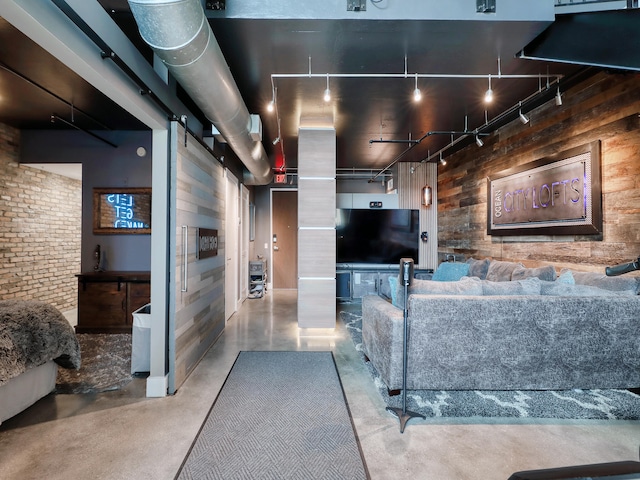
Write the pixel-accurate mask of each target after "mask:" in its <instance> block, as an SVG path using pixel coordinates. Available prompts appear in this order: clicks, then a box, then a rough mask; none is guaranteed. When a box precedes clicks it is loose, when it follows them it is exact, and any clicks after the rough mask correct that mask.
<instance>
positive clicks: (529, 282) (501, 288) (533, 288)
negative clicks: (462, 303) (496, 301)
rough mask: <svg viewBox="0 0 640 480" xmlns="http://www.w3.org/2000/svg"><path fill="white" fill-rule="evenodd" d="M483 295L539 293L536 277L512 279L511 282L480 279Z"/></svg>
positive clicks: (538, 281) (538, 280) (538, 283)
mask: <svg viewBox="0 0 640 480" xmlns="http://www.w3.org/2000/svg"><path fill="white" fill-rule="evenodd" d="M482 294H483V295H540V279H539V278H538V277H531V278H525V279H523V280H512V281H511V282H492V281H490V280H482Z"/></svg>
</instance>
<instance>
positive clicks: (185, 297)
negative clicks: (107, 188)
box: [174, 127, 225, 389]
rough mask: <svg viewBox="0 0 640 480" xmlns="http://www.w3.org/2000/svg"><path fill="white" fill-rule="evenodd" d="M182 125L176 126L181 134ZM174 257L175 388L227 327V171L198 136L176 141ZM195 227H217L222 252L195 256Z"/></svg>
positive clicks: (180, 135) (219, 248) (180, 136)
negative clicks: (184, 277) (185, 228)
mask: <svg viewBox="0 0 640 480" xmlns="http://www.w3.org/2000/svg"><path fill="white" fill-rule="evenodd" d="M183 135H184V130H183V129H182V127H179V128H178V137H179V138H183ZM176 170H177V182H176V184H177V191H176V192H175V195H176V204H177V212H176V232H175V233H176V244H177V248H176V259H175V272H176V277H177V278H176V282H175V312H174V315H175V327H174V337H175V348H174V351H175V388H176V389H177V388H178V387H179V386H180V385H182V383H183V382H184V380H185V379H186V378H187V376H188V375H189V374H190V373H191V371H192V370H193V369H194V368H195V366H196V365H197V364H198V362H199V361H200V359H201V358H202V356H203V355H204V354H205V353H206V352H207V350H208V349H209V348H210V347H211V345H213V343H214V342H215V341H216V339H217V338H218V337H219V336H220V334H221V333H222V331H223V330H224V258H225V250H224V231H225V230H224V211H225V209H224V207H225V202H224V191H225V181H224V171H223V168H222V166H221V165H220V164H219V163H218V161H217V160H216V159H214V158H213V157H212V156H211V155H210V154H209V152H208V151H207V150H205V149H204V147H202V146H201V145H200V144H199V143H198V142H197V141H196V140H195V139H192V138H189V141H188V142H187V146H186V147H185V146H184V143H183V142H180V141H179V142H178V160H177V165H176ZM182 225H187V226H188V237H187V254H188V255H187V291H186V292H183V291H181V287H182V282H183V280H182V273H183V268H184V264H183V250H182V247H183V234H182V228H181V227H182ZM197 227H204V228H213V229H217V230H218V242H219V243H218V255H217V256H216V257H212V258H207V259H202V260H197V259H196V231H197V230H196V229H197Z"/></svg>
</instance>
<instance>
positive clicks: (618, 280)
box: [561, 269, 640, 295]
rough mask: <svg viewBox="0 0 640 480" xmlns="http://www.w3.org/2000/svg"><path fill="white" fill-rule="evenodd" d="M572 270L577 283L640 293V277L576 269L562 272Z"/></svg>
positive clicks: (563, 271)
mask: <svg viewBox="0 0 640 480" xmlns="http://www.w3.org/2000/svg"><path fill="white" fill-rule="evenodd" d="M567 271H570V272H571V275H572V276H573V278H574V280H575V282H576V285H589V286H591V287H598V288H604V289H605V290H612V291H616V292H632V293H633V294H634V295H638V294H639V293H640V277H629V276H619V277H607V276H606V275H605V274H603V273H596V272H579V271H576V270H568V269H563V270H562V272H561V274H563V273H565V272H567Z"/></svg>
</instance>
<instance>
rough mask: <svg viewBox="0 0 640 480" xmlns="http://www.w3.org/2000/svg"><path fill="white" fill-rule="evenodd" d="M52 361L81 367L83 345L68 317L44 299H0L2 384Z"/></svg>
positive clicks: (0, 383) (65, 365)
mask: <svg viewBox="0 0 640 480" xmlns="http://www.w3.org/2000/svg"><path fill="white" fill-rule="evenodd" d="M49 360H54V361H55V362H56V363H57V364H58V365H60V366H62V367H65V368H75V369H78V368H80V346H79V344H78V340H77V338H76V335H75V332H74V331H73V327H72V326H71V325H70V324H69V322H68V321H67V319H66V318H65V317H64V316H63V315H62V313H60V311H58V309H56V308H55V307H53V306H52V305H49V304H47V303H44V302H39V301H31V300H27V301H25V300H2V301H0V385H3V384H4V383H6V382H7V381H9V380H10V379H11V378H13V377H17V376H18V375H20V374H21V373H23V372H25V371H26V370H28V369H30V368H32V367H37V366H39V365H42V364H44V363H46V362H48V361H49Z"/></svg>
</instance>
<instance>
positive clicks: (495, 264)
mask: <svg viewBox="0 0 640 480" xmlns="http://www.w3.org/2000/svg"><path fill="white" fill-rule="evenodd" d="M518 267H524V265H522V264H521V263H515V262H502V261H500V260H491V263H489V270H487V277H486V280H491V281H492V282H509V281H511V274H512V273H513V271H514V270H515V269H516V268H518Z"/></svg>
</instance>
